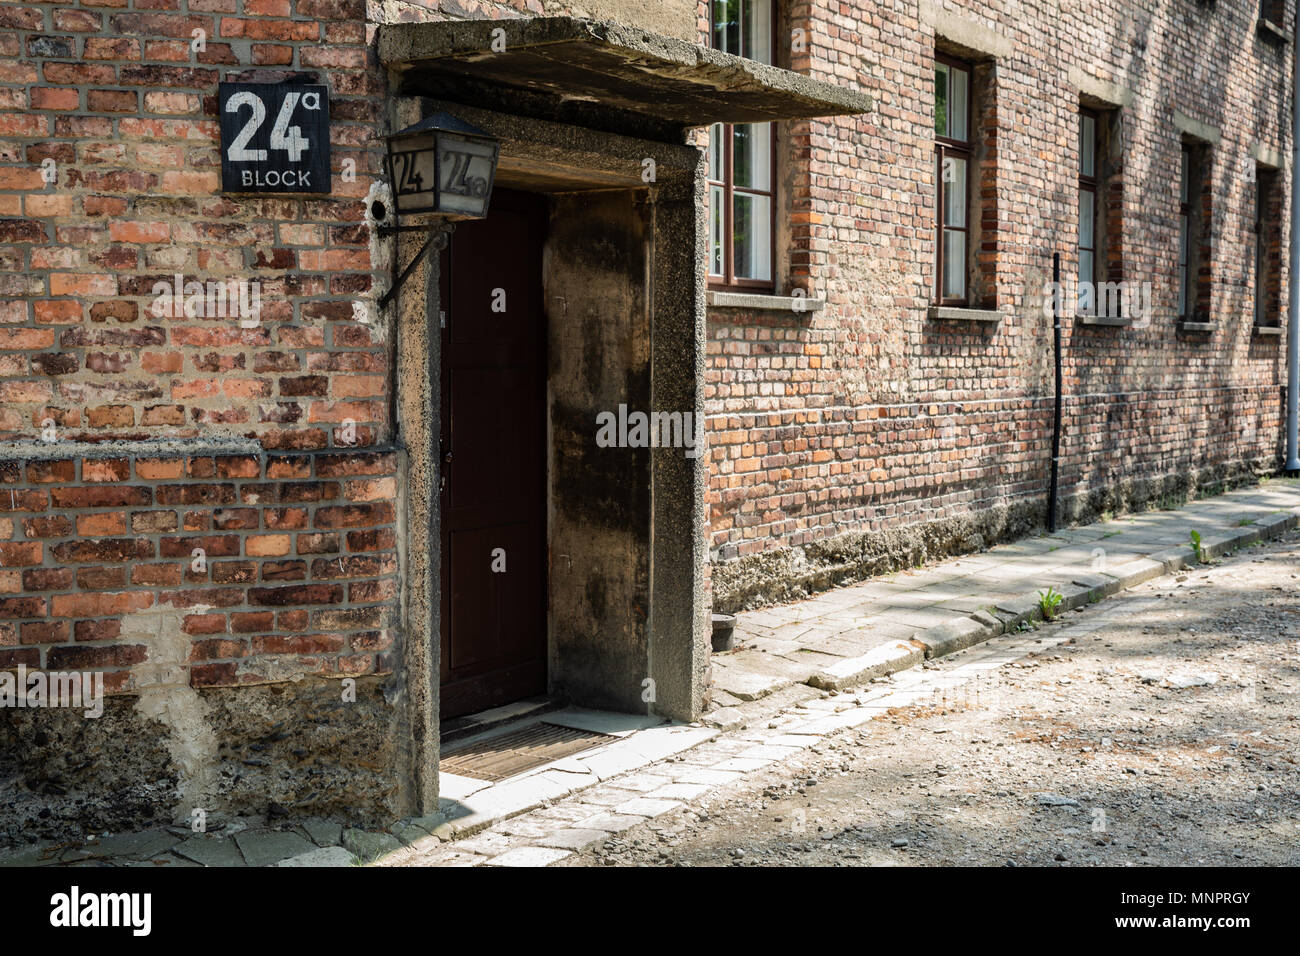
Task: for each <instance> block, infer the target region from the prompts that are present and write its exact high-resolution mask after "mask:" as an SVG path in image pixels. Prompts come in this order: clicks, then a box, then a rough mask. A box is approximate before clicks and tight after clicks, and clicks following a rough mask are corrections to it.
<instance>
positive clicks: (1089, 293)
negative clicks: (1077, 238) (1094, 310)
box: [1079, 249, 1096, 310]
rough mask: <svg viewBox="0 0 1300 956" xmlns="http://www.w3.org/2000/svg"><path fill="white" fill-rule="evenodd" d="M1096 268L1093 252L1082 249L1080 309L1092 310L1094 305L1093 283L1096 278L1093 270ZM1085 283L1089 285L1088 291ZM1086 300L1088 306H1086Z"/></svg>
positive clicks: (1080, 261) (1080, 257) (1080, 254)
mask: <svg viewBox="0 0 1300 956" xmlns="http://www.w3.org/2000/svg"><path fill="white" fill-rule="evenodd" d="M1095 268H1096V263H1095V261H1094V259H1093V254H1092V251H1091V250H1089V249H1080V250H1079V303H1080V307H1081V308H1084V309H1085V310H1086V309H1087V308H1090V307H1091V304H1092V297H1093V289H1092V283H1093V282H1095V281H1096V280H1095V279H1094V278H1093V276H1094V272H1093V270H1094V269H1095ZM1085 282H1086V283H1088V284H1089V285H1088V287H1087V288H1086V289H1085V288H1084V283H1085ZM1085 300H1086V303H1087V305H1085V304H1084V303H1085Z"/></svg>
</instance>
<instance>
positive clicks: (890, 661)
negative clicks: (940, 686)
mask: <svg viewBox="0 0 1300 956" xmlns="http://www.w3.org/2000/svg"><path fill="white" fill-rule="evenodd" d="M926 656H927V651H925V650H923V649H922V648H921V647H919V646H917V644H916V643H915V642H908V641H890V642H889V643H888V644H882V645H880V646H879V647H873V648H872V649H871V650H869V651H868V652H867V653H865V654H863V655H862V656H860V657H848V658H845V659H844V660H842V661H837V662H835V663H834V664H832V665H831V666H830V667H827V668H825V669H823V670H820V671H818V672H817V673H816V674H813V675H812V677H810V678H808V680H807V684H808V685H809V686H810V687H816V688H818V689H820V690H843V689H844V688H846V687H851V686H853V685H855V684H863V683H866V682H867V681H869V680H871V679H872V678H873V677H884V676H885V675H886V674H894V673H896V672H898V671H902V670H907V669H908V668H909V667H915V666H916V665H917V664H919V663H921V661H922V660H923V659H924V658H925V657H926Z"/></svg>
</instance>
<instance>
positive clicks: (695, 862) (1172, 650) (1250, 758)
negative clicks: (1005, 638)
mask: <svg viewBox="0 0 1300 956" xmlns="http://www.w3.org/2000/svg"><path fill="white" fill-rule="evenodd" d="M1298 573H1300V533H1296V532H1291V533H1289V534H1288V535H1287V536H1285V537H1284V538H1283V539H1281V540H1279V541H1276V542H1274V543H1272V544H1267V545H1262V546H1259V547H1256V548H1251V549H1248V550H1246V551H1242V552H1240V553H1238V554H1236V555H1234V556H1231V557H1229V558H1226V559H1224V560H1222V561H1220V562H1216V563H1214V564H1209V565H1204V566H1201V567H1200V568H1197V569H1193V570H1189V571H1188V572H1186V573H1183V572H1180V573H1179V574H1178V575H1170V576H1166V577H1163V578H1158V579H1156V580H1154V581H1152V582H1149V583H1147V584H1145V585H1143V586H1141V587H1138V588H1135V589H1133V590H1131V591H1128V592H1125V593H1124V594H1123V595H1122V596H1118V597H1115V598H1111V599H1110V600H1108V601H1105V602H1103V603H1100V604H1097V605H1093V606H1090V607H1087V608H1084V609H1081V610H1080V611H1075V612H1069V613H1066V614H1065V615H1063V616H1062V618H1060V619H1058V620H1057V621H1054V622H1051V623H1048V624H1044V625H1042V626H1041V628H1040V630H1041V632H1042V633H1043V635H1044V636H1048V635H1050V636H1061V637H1064V636H1069V637H1070V638H1071V639H1070V640H1069V641H1068V642H1066V643H1063V644H1059V645H1057V646H1055V647H1050V648H1047V647H1044V648H1042V649H1040V650H1037V651H1035V652H1033V653H1031V654H1030V655H1029V656H1028V657H1025V658H1023V659H1021V660H1019V661H1017V662H1015V663H1012V664H1009V665H1006V666H1004V667H1001V668H998V669H996V670H991V671H988V672H986V676H984V677H981V678H980V679H979V680H978V681H974V682H970V683H967V684H965V685H962V686H960V687H956V688H950V689H948V690H947V691H936V693H935V695H934V697H933V698H931V699H929V700H928V701H927V702H925V703H923V704H919V705H917V706H913V707H905V708H898V709H895V710H892V711H890V712H888V714H887V715H886V716H884V717H881V718H879V719H877V720H873V721H871V722H869V723H867V724H865V725H863V726H862V727H860V728H858V729H857V730H855V731H850V732H847V733H843V734H840V735H838V736H836V737H833V738H830V739H829V740H828V741H826V742H824V743H823V744H821V745H819V746H817V747H815V748H811V749H809V750H807V751H804V752H803V753H801V754H800V755H799V756H798V757H795V758H792V759H790V760H788V761H787V762H786V763H784V764H778V765H774V767H772V768H768V769H766V770H764V771H761V772H758V773H755V774H752V775H750V776H748V777H746V778H744V779H743V780H740V781H737V782H735V783H733V784H731V785H729V786H726V787H724V788H721V789H719V790H715V791H713V792H711V793H710V794H708V795H706V796H704V797H702V798H700V799H698V800H696V801H694V802H692V803H691V804H690V805H688V806H687V807H686V808H683V809H680V810H676V811H673V812H672V813H670V814H667V815H665V816H661V817H659V818H656V819H655V820H653V821H650V822H648V823H646V824H642V825H640V826H637V827H634V828H633V829H630V830H625V831H623V832H622V833H620V834H618V835H616V836H615V837H613V838H611V839H610V840H609V841H607V842H605V843H604V844H603V845H602V844H597V845H595V846H594V847H592V848H590V849H588V850H585V851H583V852H582V853H579V854H575V855H574V856H573V857H570V858H569V859H567V860H565V861H563V862H562V863H560V864H558V865H562V866H600V865H604V866H635V865H640V866H647V865H649V866H671V865H680V866H719V865H735V866H762V865H797V866H868V865H896V866H907V865H920V866H946V865H979V866H1002V865H1005V866H1072V865H1081V866H1091V865H1112V866H1113V865H1119V866H1142V865H1154V864H1161V865H1173V866H1180V865H1223V864H1226V865H1267V866H1281V865H1287V864H1289V865H1293V866H1294V865H1296V864H1300V797H1298V796H1297V792H1298V790H1300V766H1298V765H1297V754H1298V753H1300V724H1298V723H1297V714H1298V713H1300V707H1298V706H1297V705H1298V704H1300V598H1298V597H1297V594H1296V589H1297V585H1298V583H1300V582H1298V581H1297V574H1298ZM960 660H961V655H957V656H956V657H954V658H951V659H946V660H944V661H941V662H939V663H938V664H935V665H928V667H929V670H930V672H931V676H932V677H934V678H936V680H937V679H941V678H942V676H943V673H944V671H945V670H947V669H948V668H949V667H951V666H953V664H952V662H957V663H959V662H960Z"/></svg>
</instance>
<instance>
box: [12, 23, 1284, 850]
mask: <svg viewBox="0 0 1300 956" xmlns="http://www.w3.org/2000/svg"><path fill="white" fill-rule="evenodd" d="M579 8H580V9H579ZM1294 15H1295V9H1294V4H1291V3H1283V2H1271V0H1266V2H1264V3H1263V4H1262V5H1261V4H1260V3H1257V2H1255V0H1219V2H1217V3H1213V4H1206V3H1200V2H1197V0H1160V2H1152V3H1143V4H1132V3H1121V2H1117V0H1086V2H1085V0H1081V2H1077V3H1063V2H1050V3H1043V4H1033V5H1025V4H1019V3H1012V2H1006V3H986V2H976V0H970V2H960V3H959V2H955V0H953V2H931V0H897V2H887V3H881V4H875V3H872V4H868V3H865V2H853V3H848V4H838V3H837V4H825V3H820V2H804V0H725V2H717V3H712V4H710V3H704V2H700V3H696V2H694V0H663V2H661V3H656V4H653V5H650V6H649V7H646V6H644V5H642V4H636V3H630V2H626V0H598V2H588V3H583V4H575V5H568V4H562V3H551V2H546V3H540V2H537V0H526V2H522V0H521V2H511V3H487V2H483V3H480V2H473V3H469V2H464V3H462V2H459V0H443V2H437V0H428V2H427V3H420V2H383V3H380V2H371V3H366V2H362V0H188V2H187V3H184V4H183V3H181V2H180V0H147V2H145V0H80V2H49V3H44V2H42V3H22V4H14V3H0V102H2V103H3V107H4V109H3V111H2V112H0V260H2V261H3V271H2V272H0V282H3V284H4V290H3V293H2V294H0V314H2V316H3V322H2V323H0V441H2V442H3V444H2V445H0V590H2V591H3V593H2V594H0V667H3V668H5V669H7V670H6V672H7V673H15V674H16V673H17V671H18V668H20V667H21V668H23V669H24V670H25V671H42V672H62V673H70V674H77V675H92V674H93V675H97V676H96V677H95V678H94V679H95V680H102V682H103V687H104V688H105V690H106V691H107V697H106V699H105V702H104V709H103V714H102V716H98V717H95V718H93V719H87V718H86V717H85V716H84V715H83V714H82V712H81V711H79V710H73V709H70V708H48V707H36V706H33V707H25V706H24V707H19V706H13V705H8V706H6V707H5V712H4V714H3V716H2V717H0V771H2V772H3V773H4V774H5V775H6V778H7V779H11V780H13V782H14V785H13V787H11V788H9V792H7V793H6V794H5V795H4V796H3V797H2V798H0V818H2V819H3V820H4V825H3V827H0V837H3V838H4V839H6V840H17V839H22V838H25V837H28V836H31V835H58V834H62V833H66V832H73V831H76V830H77V828H83V829H96V830H103V829H112V828H122V827H126V826H131V825H135V824H138V823H140V822H143V821H147V820H156V819H158V818H159V817H160V816H170V817H172V818H175V819H187V818H188V817H189V816H190V814H191V813H192V812H193V811H194V810H195V809H200V808H201V809H206V810H212V811H228V812H245V811H250V812H259V813H268V814H270V815H272V816H274V815H276V814H287V815H316V816H335V817H338V818H341V819H347V820H350V821H356V822H381V821H384V820H387V819H391V818H395V817H398V816H401V815H404V814H409V813H418V812H429V811H431V810H432V809H434V808H436V806H437V794H438V784H437V765H438V741H439V737H440V733H441V732H442V730H443V729H444V728H445V726H446V725H449V724H450V723H451V722H452V721H454V720H456V719H459V718H462V717H464V716H466V715H469V714H473V713H475V712H476V711H481V710H483V709H486V708H491V707H494V706H497V705H501V704H507V703H510V702H512V701H514V700H518V699H520V698H525V697H530V696H537V695H551V696H555V697H562V698H565V699H568V700H570V701H573V702H575V703H578V704H580V705H583V706H590V707H597V708H608V709H616V710H634V711H638V710H648V711H649V712H651V713H655V714H659V715H662V716H664V717H669V718H676V719H685V720H690V719H695V718H697V717H699V716H700V715H701V714H702V713H703V712H704V711H705V710H706V709H707V707H708V620H709V617H708V615H709V611H710V609H711V608H712V609H713V610H720V611H737V610H743V609H745V608H749V607H755V606H760V605H762V604H765V603H771V602H774V601H780V600H786V599H789V598H792V597H797V596H799V595H801V594H805V593H808V592H810V591H813V590H817V589H821V588H825V587H830V586H833V585H835V584H837V583H843V582H845V581H849V580H856V579H859V578H861V577H864V576H867V575H870V574H872V573H878V572H881V571H884V570H889V569H893V568H896V567H900V566H907V565H912V564H915V563H918V562H920V561H923V560H926V559H928V558H934V557H940V556H944V555H948V554H955V553H962V552H965V551H971V550H977V549H979V548H981V547H983V546H986V545H988V544H991V543H994V542H995V541H998V540H1003V539H1007V538H1010V537H1015V536H1017V535H1020V534H1024V533H1028V532H1032V531H1035V530H1038V529H1040V528H1041V527H1042V525H1043V523H1044V518H1045V515H1046V499H1047V489H1048V474H1049V465H1050V462H1049V457H1050V448H1051V431H1052V411H1053V350H1052V326H1053V319H1052V317H1051V314H1052V313H1051V309H1050V308H1049V305H1050V303H1052V302H1053V301H1055V302H1056V303H1057V305H1058V306H1059V308H1058V311H1059V312H1060V313H1061V314H1062V315H1063V316H1064V318H1063V319H1062V325H1063V336H1062V338H1063V358H1062V363H1063V384H1064V391H1065V396H1066V397H1065V402H1064V405H1063V424H1062V434H1061V461H1060V474H1061V501H1060V509H1061V510H1060V514H1061V516H1062V520H1073V519H1079V520H1085V519H1088V518H1091V517H1094V516H1097V515H1100V514H1101V513H1103V512H1106V511H1122V510H1127V509H1139V508H1143V507H1148V506H1151V505H1153V504H1159V503H1161V502H1163V501H1168V500H1171V499H1174V498H1177V497H1179V496H1185V495H1187V494H1196V493H1205V492H1206V491H1207V490H1213V489H1215V488H1219V487H1223V486H1225V485H1226V484H1229V483H1232V482H1237V481H1243V480H1249V479H1250V478H1252V477H1253V476H1255V475H1259V474H1261V473H1267V472H1270V471H1273V470H1276V469H1277V468H1278V466H1279V461H1280V457H1279V456H1280V443H1281V423H1282V408H1283V402H1284V390H1285V369H1284V350H1285V337H1284V334H1283V331H1282V330H1283V328H1284V326H1285V321H1284V317H1283V316H1284V309H1285V305H1284V304H1285V302H1286V297H1287V295H1286V293H1287V275H1286V271H1287V269H1286V255H1285V253H1284V250H1285V249H1286V248H1287V244H1288V242H1289V235H1288V226H1287V210H1288V208H1289V207H1288V203H1289V196H1290V183H1291V178H1290V177H1291V172H1290V168H1289V162H1288V160H1287V157H1288V156H1289V155H1290V151H1291V143H1290V138H1289V137H1290V134H1289V130H1290V116H1291V92H1290V70H1291V62H1292V60H1291V58H1292V56H1293V55H1294V52H1295V51H1294V50H1293V49H1292V40H1291V38H1292V36H1293V26H1294V20H1293V17H1294ZM284 81H293V82H303V83H310V84H317V85H323V86H325V87H326V88H327V89H328V109H329V116H328V122H329V126H328V129H329V141H330V168H331V175H330V178H329V182H328V184H327V188H326V189H325V191H321V192H313V193H283V192H282V193H247V192H239V191H236V190H232V189H230V188H229V184H226V187H225V188H223V180H222V160H223V150H228V149H229V147H230V145H231V143H230V141H229V137H228V135H223V132H222V125H221V124H222V120H223V116H222V113H221V110H220V106H219V104H220V98H219V87H218V85H219V84H220V83H239V82H243V83H264V84H272V83H281V82H284ZM441 113H447V114H452V115H454V116H455V117H456V118H458V119H459V120H461V121H463V122H467V123H469V124H471V125H473V126H474V127H476V128H478V129H480V130H483V131H484V132H486V133H488V134H490V135H491V136H493V137H494V138H495V139H497V140H498V141H499V143H500V161H499V165H498V168H497V180H496V188H495V190H494V193H493V198H492V205H491V209H490V212H489V214H488V217H487V218H486V219H485V220H482V221H478V222H462V223H459V224H457V225H456V226H455V228H454V231H452V232H451V233H450V235H449V237H445V236H444V238H445V239H446V241H445V242H440V246H441V247H440V248H435V249H434V251H433V252H432V253H431V254H429V255H427V256H425V257H423V258H421V257H419V252H420V250H421V247H422V244H423V242H424V240H425V238H426V235H425V234H424V233H423V232H421V231H419V230H415V231H405V232H394V231H393V230H392V227H393V226H394V225H402V224H403V222H404V221H403V220H402V217H400V216H398V215H396V214H395V210H394V200H393V184H392V183H391V182H390V177H389V172H388V170H386V168H385V142H386V138H387V137H388V136H390V135H391V134H393V133H394V132H396V131H398V130H401V129H403V128H405V127H408V126H410V125H411V124H414V123H417V122H419V121H420V120H422V119H425V118H427V117H431V116H434V115H437V114H441ZM276 120H277V117H267V119H266V122H267V123H268V124H271V125H274V124H275V122H276ZM281 132H282V133H283V132H284V130H283V129H282V130H281ZM288 135H289V137H290V140H291V139H292V135H293V134H292V131H290V132H289V133H288ZM290 148H291V147H290ZM1054 256H1059V276H1060V281H1059V282H1058V283H1056V284H1052V283H1053V275H1054V274H1053V257H1054ZM408 266H410V271H409V273H407V274H406V279H405V281H403V282H402V283H401V285H400V288H396V279H397V277H398V276H399V275H401V274H403V273H404V272H405V270H407V267H408ZM390 290H394V291H392V294H391V295H389V293H390ZM638 414H641V415H644V416H645V418H646V421H648V423H649V434H647V432H646V431H645V429H644V428H641V429H640V430H638V428H639V426H638V421H639V420H638V418H637V415H638ZM652 415H654V416H658V417H656V418H650V416H652ZM672 416H677V417H675V418H674V417H672ZM651 435H653V439H654V440H651ZM660 439H662V441H661V440H660ZM5 491H8V492H9V494H8V496H7V498H8V500H7V502H6V500H5V499H6V496H5V495H4V494H3V492H5ZM87 679H89V678H87Z"/></svg>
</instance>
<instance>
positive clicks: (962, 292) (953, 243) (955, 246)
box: [943, 229, 966, 299]
mask: <svg viewBox="0 0 1300 956" xmlns="http://www.w3.org/2000/svg"><path fill="white" fill-rule="evenodd" d="M943 297H944V298H945V299H964V298H966V233H964V232H954V231H953V230H951V229H945V230H944V233H943Z"/></svg>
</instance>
